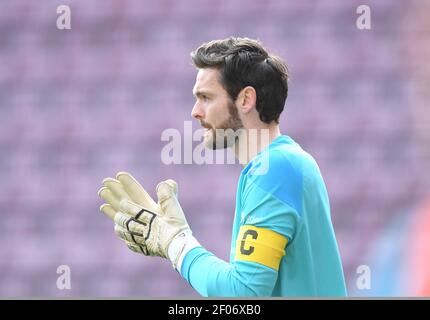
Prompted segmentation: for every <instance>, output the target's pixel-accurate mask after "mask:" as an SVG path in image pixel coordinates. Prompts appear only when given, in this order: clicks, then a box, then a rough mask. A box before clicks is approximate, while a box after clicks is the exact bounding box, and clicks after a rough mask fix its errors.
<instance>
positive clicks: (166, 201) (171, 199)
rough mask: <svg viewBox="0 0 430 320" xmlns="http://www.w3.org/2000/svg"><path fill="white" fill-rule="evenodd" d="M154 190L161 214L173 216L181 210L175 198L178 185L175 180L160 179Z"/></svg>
mask: <svg viewBox="0 0 430 320" xmlns="http://www.w3.org/2000/svg"><path fill="white" fill-rule="evenodd" d="M156 190H157V197H158V203H159V205H160V207H161V211H162V213H163V214H165V215H170V216H175V215H177V213H178V212H182V209H181V206H180V205H179V202H178V199H177V194H178V186H177V184H176V182H175V181H173V180H171V179H169V180H166V181H162V182H160V183H159V184H158V185H157V188H156Z"/></svg>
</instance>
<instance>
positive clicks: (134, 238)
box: [114, 224, 145, 245]
mask: <svg viewBox="0 0 430 320" xmlns="http://www.w3.org/2000/svg"><path fill="white" fill-rule="evenodd" d="M114 230H115V234H116V235H117V236H118V237H119V238H120V239H122V240H124V241H126V242H131V243H134V244H137V245H143V244H145V239H144V238H143V237H141V236H139V235H135V234H133V233H131V232H129V231H127V229H124V228H123V227H121V226H119V225H117V224H116V225H115V227H114Z"/></svg>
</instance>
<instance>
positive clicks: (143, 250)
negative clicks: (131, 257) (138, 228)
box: [125, 241, 148, 256]
mask: <svg viewBox="0 0 430 320" xmlns="http://www.w3.org/2000/svg"><path fill="white" fill-rule="evenodd" d="M125 244H126V245H127V247H128V248H129V249H130V250H131V251H133V252H136V253H141V254H144V255H145V256H147V255H148V250H146V246H138V245H136V244H133V243H131V242H127V241H126V242H125Z"/></svg>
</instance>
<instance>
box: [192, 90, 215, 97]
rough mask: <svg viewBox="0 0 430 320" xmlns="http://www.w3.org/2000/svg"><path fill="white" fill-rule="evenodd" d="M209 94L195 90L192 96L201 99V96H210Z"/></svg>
mask: <svg viewBox="0 0 430 320" xmlns="http://www.w3.org/2000/svg"><path fill="white" fill-rule="evenodd" d="M210 95H211V94H210V93H209V92H207V91H204V90H197V91H195V92H193V96H195V97H202V96H210Z"/></svg>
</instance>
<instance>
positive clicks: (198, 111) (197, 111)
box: [191, 101, 205, 120]
mask: <svg viewBox="0 0 430 320" xmlns="http://www.w3.org/2000/svg"><path fill="white" fill-rule="evenodd" d="M191 116H192V117H193V118H196V119H197V120H201V119H203V118H204V116H205V114H204V112H203V108H202V107H201V106H200V103H199V102H198V101H197V102H196V104H195V105H194V107H193V110H191Z"/></svg>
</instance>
